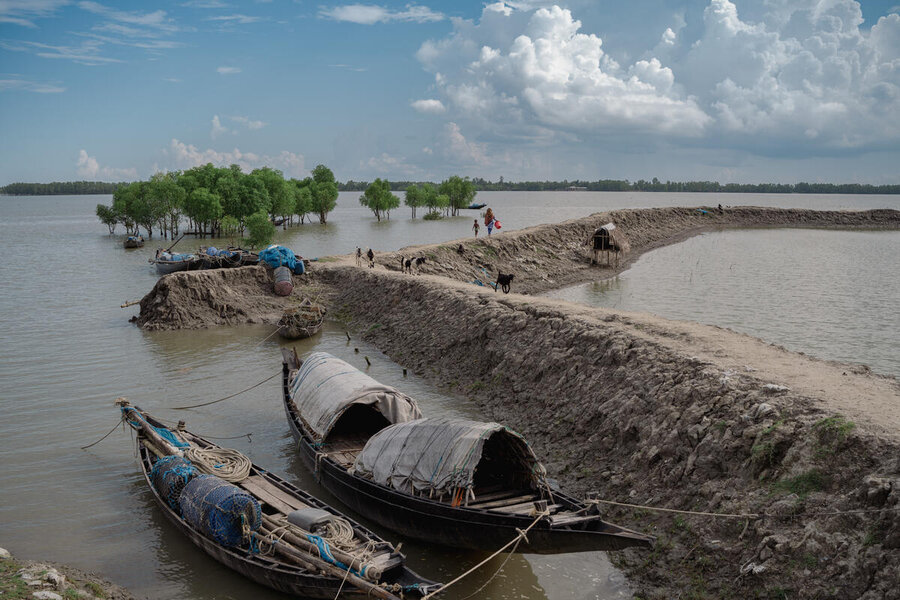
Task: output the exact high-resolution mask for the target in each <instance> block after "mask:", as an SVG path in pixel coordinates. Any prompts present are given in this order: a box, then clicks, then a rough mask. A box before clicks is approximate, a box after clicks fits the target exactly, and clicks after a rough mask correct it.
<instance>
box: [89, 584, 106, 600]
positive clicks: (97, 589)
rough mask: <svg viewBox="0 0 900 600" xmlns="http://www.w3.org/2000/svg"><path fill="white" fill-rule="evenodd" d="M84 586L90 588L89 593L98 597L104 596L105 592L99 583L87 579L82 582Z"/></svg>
mask: <svg viewBox="0 0 900 600" xmlns="http://www.w3.org/2000/svg"><path fill="white" fill-rule="evenodd" d="M84 587H86V588H87V589H89V590H91V593H92V594H93V595H95V596H97V597H98V598H106V592H104V591H103V586H101V585H100V584H99V583H96V582H94V581H88V582H87V583H86V584H84Z"/></svg>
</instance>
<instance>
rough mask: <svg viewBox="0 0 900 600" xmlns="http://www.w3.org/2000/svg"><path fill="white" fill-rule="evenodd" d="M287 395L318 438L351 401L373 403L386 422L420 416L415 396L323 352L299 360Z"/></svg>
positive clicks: (401, 421) (348, 406) (409, 419)
mask: <svg viewBox="0 0 900 600" xmlns="http://www.w3.org/2000/svg"><path fill="white" fill-rule="evenodd" d="M291 399H293V401H294V404H296V406H297V410H298V411H300V416H301V417H303V420H304V421H306V424H307V425H308V426H309V427H310V428H311V429H312V433H313V435H314V437H316V438H317V439H318V440H319V441H321V440H324V439H325V438H326V437H327V436H328V433H329V432H330V431H331V429H332V428H333V427H334V425H335V423H337V421H338V419H340V418H341V415H343V414H344V412H346V411H347V409H349V408H350V407H351V406H353V405H355V404H371V405H373V406H374V407H375V408H376V409H378V412H380V413H381V414H382V415H384V417H385V418H386V419H387V420H388V421H389V422H390V423H405V422H406V421H412V420H413V419H420V418H421V417H422V413H421V412H419V406H418V405H417V404H416V401H415V400H413V399H412V398H410V397H409V396H407V395H406V394H403V393H401V392H399V391H397V390H396V389H395V388H392V387H390V386H388V385H382V384H380V383H378V382H377V381H375V380H374V379H372V378H371V377H369V376H368V375H366V374H365V373H363V372H362V371H360V370H359V369H357V368H356V367H354V366H352V365H349V364H347V363H345V362H344V361H342V360H341V359H339V358H337V357H335V356H332V355H331V354H328V353H327V352H313V353H311V354H309V355H308V356H307V357H306V358H305V359H304V360H303V364H302V365H300V369H299V370H298V371H297V375H296V376H295V377H294V381H293V383H292V386H291Z"/></svg>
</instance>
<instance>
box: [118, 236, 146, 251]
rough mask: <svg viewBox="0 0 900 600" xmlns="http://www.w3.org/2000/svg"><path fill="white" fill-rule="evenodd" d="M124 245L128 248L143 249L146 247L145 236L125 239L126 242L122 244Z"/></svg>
mask: <svg viewBox="0 0 900 600" xmlns="http://www.w3.org/2000/svg"><path fill="white" fill-rule="evenodd" d="M122 245H123V246H125V247H126V248H143V247H144V236H142V235H129V236H128V237H127V238H125V241H124V242H122Z"/></svg>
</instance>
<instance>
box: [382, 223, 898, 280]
mask: <svg viewBox="0 0 900 600" xmlns="http://www.w3.org/2000/svg"><path fill="white" fill-rule="evenodd" d="M606 223H614V224H615V225H616V227H617V229H618V232H619V233H621V234H622V235H624V236H625V238H626V239H627V240H628V242H629V244H630V246H631V250H630V252H628V253H627V254H625V255H624V256H622V257H621V260H620V262H619V264H618V266H617V267H616V266H615V264H614V263H613V264H612V265H611V266H606V265H605V264H603V265H594V266H591V265H590V262H589V252H588V246H587V240H588V239H589V237H590V236H591V235H592V234H593V233H594V231H595V230H596V229H597V228H598V227H600V226H601V225H605V224H606ZM748 227H790V228H829V229H900V211H896V210H867V211H817V210H806V209H781V208H765V207H754V206H741V207H734V208H723V209H722V210H721V211H719V209H718V208H713V207H694V208H685V207H671V208H646V209H629V210H616V211H611V212H606V213H598V214H595V215H591V216H590V217H585V218H581V219H574V220H571V221H565V222H563V223H553V224H547V225H538V226H536V227H528V228H526V229H521V230H518V231H511V232H504V233H500V234H495V235H493V236H491V237H487V236H483V237H480V238H478V239H473V238H466V239H461V240H455V241H451V242H443V243H441V244H430V245H425V246H411V247H408V248H403V249H401V250H399V251H398V252H391V253H386V254H381V255H379V256H378V258H377V261H378V263H379V264H382V265H384V266H386V267H387V268H388V269H391V270H399V269H400V257H401V256H403V257H411V256H414V257H425V258H426V262H425V263H424V264H423V265H422V266H421V267H419V269H418V270H419V271H420V272H422V273H429V274H432V275H441V276H444V277H449V278H451V279H455V280H457V281H466V282H472V281H474V280H475V279H476V278H477V279H481V280H482V281H485V280H488V281H494V280H495V279H496V276H497V272H498V271H500V272H503V273H514V274H515V280H514V283H513V289H514V290H516V291H518V292H520V293H526V294H536V293H540V292H544V291H547V290H551V289H556V288H560V287H564V286H567V285H573V284H576V283H583V282H585V281H592V280H596V279H602V278H605V277H610V276H612V275H614V274H615V273H616V272H618V271H621V270H624V269H625V268H627V266H628V265H629V264H630V263H631V262H632V261H633V260H635V259H636V258H638V257H639V256H640V255H641V254H643V253H644V252H647V251H649V250H652V249H654V248H659V247H660V246H664V245H667V244H672V243H675V242H678V241H681V240H683V239H685V238H687V237H690V236H692V235H697V234H699V233H702V232H704V231H711V230H716V229H735V228H748ZM460 247H461V248H462V252H460V251H459V250H460ZM604 258H605V257H604Z"/></svg>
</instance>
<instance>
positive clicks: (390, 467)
mask: <svg viewBox="0 0 900 600" xmlns="http://www.w3.org/2000/svg"><path fill="white" fill-rule="evenodd" d="M282 354H283V358H284V360H283V376H282V379H283V380H282V397H283V400H284V408H285V412H286V413H287V418H288V423H289V424H290V427H291V431H292V433H293V434H294V437H295V438H296V439H297V440H298V449H299V452H300V455H301V458H302V460H303V462H304V463H305V464H306V466H307V467H308V468H309V469H310V470H311V471H313V472H314V473H315V474H316V477H317V478H318V480H319V481H320V483H321V484H322V486H323V487H325V489H327V490H328V491H330V492H331V493H333V494H334V495H335V496H336V497H337V498H338V499H340V500H341V501H342V502H343V503H344V504H346V505H347V506H349V507H351V508H352V509H353V510H355V511H356V512H358V513H359V514H361V515H363V516H365V517H367V518H372V519H377V520H378V521H379V522H380V523H381V524H383V525H384V526H385V527H389V528H391V529H393V530H395V531H397V532H399V533H401V534H403V535H406V536H409V537H411V538H416V539H419V540H423V541H426V542H430V543H440V544H444V545H446V546H453V547H457V548H466V549H472V550H488V551H490V550H496V549H497V548H500V547H502V546H503V545H504V544H506V543H507V542H509V541H510V540H511V539H514V538H515V537H516V536H517V535H518V532H519V531H522V530H525V529H526V528H528V527H531V529H530V530H529V532H528V536H527V540H523V541H522V543H521V544H520V545H519V546H518V551H519V552H533V553H538V554H555V553H565V552H583V551H592V550H621V549H623V548H627V547H629V546H649V545H651V544H652V543H653V537H651V536H648V535H644V534H641V533H638V532H636V531H631V530H629V529H625V528H624V527H619V526H618V525H614V524H612V523H608V522H606V521H604V520H603V518H602V515H601V514H600V510H599V507H598V504H597V503H596V502H591V501H590V500H578V499H576V498H573V497H571V496H569V495H567V494H565V493H563V492H561V491H558V490H555V489H552V487H551V485H550V483H549V480H548V479H547V477H546V472H545V470H544V467H543V466H542V465H541V464H540V462H538V460H537V458H536V457H535V455H534V453H533V452H532V450H531V448H530V446H528V444H527V443H526V442H525V440H524V439H523V438H522V436H521V435H519V434H518V433H516V432H514V431H512V430H510V429H508V428H506V427H504V426H503V425H500V424H498V423H479V422H473V421H467V420H463V419H424V418H422V413H421V412H420V411H419V408H418V405H417V404H416V402H415V401H414V400H413V399H412V398H410V397H409V396H407V395H405V394H403V393H401V392H400V391H398V390H396V389H394V388H392V387H389V386H385V385H382V384H380V383H378V382H377V381H375V380H374V379H372V378H371V377H369V376H368V375H366V374H364V373H362V372H361V371H359V370H358V369H356V368H354V367H352V366H351V365H349V364H347V363H346V362H344V361H342V360H340V359H338V358H335V357H334V356H331V355H330V354H326V353H324V352H314V353H311V354H309V355H308V356H306V358H305V359H304V360H302V361H301V360H300V359H299V357H298V356H297V354H296V352H292V351H290V350H288V349H282Z"/></svg>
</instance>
